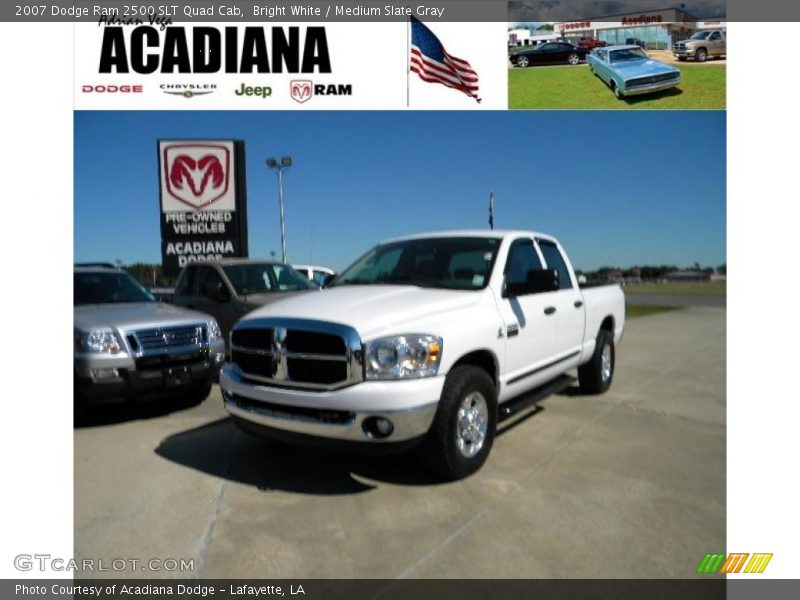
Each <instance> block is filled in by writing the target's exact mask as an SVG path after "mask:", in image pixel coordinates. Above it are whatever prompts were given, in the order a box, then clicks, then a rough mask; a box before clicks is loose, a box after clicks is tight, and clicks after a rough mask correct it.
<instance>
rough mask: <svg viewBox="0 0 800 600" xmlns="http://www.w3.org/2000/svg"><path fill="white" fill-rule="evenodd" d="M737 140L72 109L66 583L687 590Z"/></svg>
mask: <svg viewBox="0 0 800 600" xmlns="http://www.w3.org/2000/svg"><path fill="white" fill-rule="evenodd" d="M515 68H520V69H521V70H522V67H515ZM531 68H532V69H533V67H531ZM537 68H538V67H537ZM568 68H572V67H568ZM700 68H706V67H704V66H701V67H700ZM525 69H527V68H525ZM598 85H601V84H598ZM452 93H453V94H454V95H456V96H458V94H457V92H456V91H453V92H452ZM604 93H607V94H608V95H609V97H611V98H613V94H611V93H610V92H608V91H607V90H606V91H605V92H604ZM466 99H467V100H470V101H471V102H473V103H475V102H474V101H473V99H472V98H466ZM725 127H726V115H725V113H724V112H721V111H647V112H625V111H575V112H563V111H553V112H547V111H501V112H493V111H478V112H467V111H464V112H455V111H453V112H443V111H437V112H425V111H413V112H412V111H404V112H382V111H365V112H361V111H340V112H328V111H309V112H300V111H297V112H267V111H191V112H189V111H187V112H178V111H135V112H129V111H114V112H110V111H76V112H75V113H74V140H75V142H74V144H75V146H74V170H75V192H74V198H75V201H74V256H75V265H74V389H73V404H74V415H75V425H74V507H75V508H74V557H75V559H76V560H82V559H91V560H93V561H100V563H101V564H103V565H106V566H107V567H108V568H107V569H98V570H95V571H92V572H86V571H84V572H80V573H77V574H76V575H77V576H78V577H79V578H84V577H112V578H113V577H116V578H145V579H152V578H165V577H166V578H180V579H184V578H185V579H197V578H218V579H229V578H231V579H232V578H261V579H271V578H273V579H274V578H304V579H308V578H331V579H350V578H367V577H368V578H373V579H376V578H378V579H380V578H386V579H395V578H411V579H430V578H433V579H437V578H551V579H558V578H588V579H593V578H598V579H599V578H606V577H609V576H613V577H618V578H689V577H698V576H699V575H698V574H697V573H698V564H700V563H701V561H702V560H703V558H704V556H706V554H707V553H708V552H709V549H722V548H725V546H726V529H725V527H726V474H725V473H726V471H725V461H726V412H725V409H726V389H725V381H726V364H725V347H726V345H725V342H726V209H725V196H726V188H725V185H726V168H725V165H726V135H725ZM697 139H702V140H703V144H692V143H687V140H697ZM588 140H592V143H591V144H589V146H587V141H588ZM589 147H591V150H589V149H588V148H589ZM64 401H68V400H66V399H64ZM631 548H636V556H646V557H647V559H646V560H631ZM112 565H113V566H112Z"/></svg>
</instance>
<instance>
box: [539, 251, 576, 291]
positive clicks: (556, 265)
mask: <svg viewBox="0 0 800 600" xmlns="http://www.w3.org/2000/svg"><path fill="white" fill-rule="evenodd" d="M537 241H538V242H539V249H540V250H541V251H542V256H544V260H545V262H546V263H547V267H548V268H549V269H555V270H556V271H558V287H559V289H562V290H569V289H572V281H571V280H570V277H569V269H568V268H567V263H566V262H565V261H564V257H563V256H561V252H559V251H558V246H556V245H555V244H554V243H553V242H548V241H546V240H537Z"/></svg>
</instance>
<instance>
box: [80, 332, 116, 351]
mask: <svg viewBox="0 0 800 600" xmlns="http://www.w3.org/2000/svg"><path fill="white" fill-rule="evenodd" d="M75 348H76V349H77V350H82V351H88V352H97V353H98V354H117V353H118V352H119V351H120V349H121V344H120V341H119V338H118V337H117V335H116V334H115V333H114V332H113V331H111V330H110V329H93V330H91V331H82V332H76V333H75Z"/></svg>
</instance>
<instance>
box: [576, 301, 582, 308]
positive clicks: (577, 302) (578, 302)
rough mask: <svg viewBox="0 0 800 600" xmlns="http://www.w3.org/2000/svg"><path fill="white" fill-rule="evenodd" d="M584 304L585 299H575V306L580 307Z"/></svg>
mask: <svg viewBox="0 0 800 600" xmlns="http://www.w3.org/2000/svg"><path fill="white" fill-rule="evenodd" d="M581 306H583V300H575V308H580V307H581Z"/></svg>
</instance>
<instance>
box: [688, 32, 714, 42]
mask: <svg viewBox="0 0 800 600" xmlns="http://www.w3.org/2000/svg"><path fill="white" fill-rule="evenodd" d="M709 35H711V32H710V31H698V32H697V33H695V34H694V35H693V36H692V37H690V38H689V39H690V40H704V39H706V38H707V37H708V36H709Z"/></svg>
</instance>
